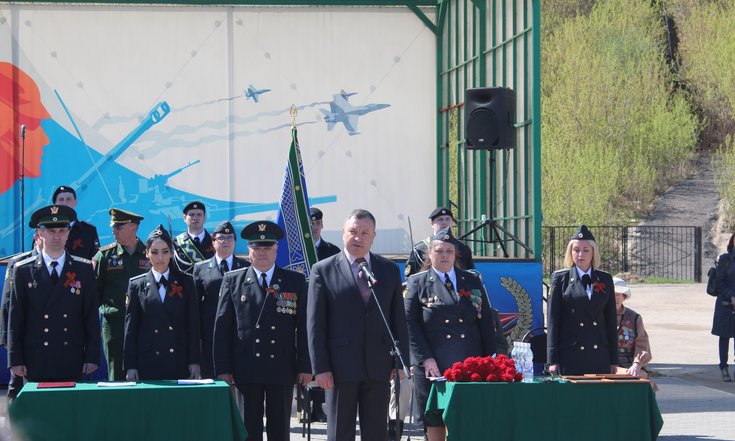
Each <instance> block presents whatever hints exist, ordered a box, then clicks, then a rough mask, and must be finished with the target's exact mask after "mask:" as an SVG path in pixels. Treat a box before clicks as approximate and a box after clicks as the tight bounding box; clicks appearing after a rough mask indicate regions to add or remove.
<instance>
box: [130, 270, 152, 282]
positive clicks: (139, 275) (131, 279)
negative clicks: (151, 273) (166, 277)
mask: <svg viewBox="0 0 735 441" xmlns="http://www.w3.org/2000/svg"><path fill="white" fill-rule="evenodd" d="M146 275H148V273H147V272H145V273H143V274H138V275H137V276H135V277H131V278H130V281H131V282H132V281H133V280H138V279H140V278H141V277H145V276H146Z"/></svg>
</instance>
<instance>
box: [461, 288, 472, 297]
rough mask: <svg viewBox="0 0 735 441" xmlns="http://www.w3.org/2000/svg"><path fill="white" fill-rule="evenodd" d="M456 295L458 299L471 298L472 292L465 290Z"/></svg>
mask: <svg viewBox="0 0 735 441" xmlns="http://www.w3.org/2000/svg"><path fill="white" fill-rule="evenodd" d="M457 294H459V296H460V297H472V291H469V290H466V289H460V290H459V292H458V293H457Z"/></svg>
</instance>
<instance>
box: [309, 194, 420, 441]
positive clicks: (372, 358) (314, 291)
mask: <svg viewBox="0 0 735 441" xmlns="http://www.w3.org/2000/svg"><path fill="white" fill-rule="evenodd" d="M374 239H375V218H374V217H373V215H372V214H371V213H370V212H369V211H367V210H362V209H358V210H354V211H353V212H352V213H350V216H349V217H348V218H347V221H346V222H345V224H344V226H343V227H342V241H343V244H344V251H343V252H341V253H339V254H336V255H334V256H332V257H330V258H328V259H325V260H322V261H320V262H318V263H317V264H316V265H314V267H313V268H312V272H311V276H310V277H311V279H310V283H309V308H308V312H307V326H308V334H309V352H310V355H311V361H312V366H313V369H314V373H315V374H316V380H317V383H319V386H321V387H322V388H324V389H325V390H326V395H327V419H328V421H329V424H327V439H328V440H330V441H345V440H350V439H355V421H356V417H357V413H358V411H359V415H360V436H361V439H363V440H366V441H383V440H385V439H386V434H387V419H388V399H389V391H390V383H389V381H390V379H391V377H392V376H393V371H392V369H393V368H394V360H393V357H392V356H391V354H390V352H391V341H390V337H389V333H388V330H387V329H386V328H385V325H384V323H383V319H382V318H381V315H380V312H379V310H378V304H377V303H376V300H375V298H373V297H372V295H371V293H370V289H369V288H368V285H367V281H366V279H365V278H364V276H360V274H361V272H360V269H359V267H360V265H361V264H363V263H364V264H365V265H367V267H368V268H369V270H370V271H371V272H372V273H373V274H374V276H375V278H376V279H377V281H378V283H377V284H376V285H375V287H374V291H375V296H376V297H377V300H378V302H380V306H381V308H382V310H383V311H384V312H385V316H386V320H387V321H388V324H389V326H390V327H391V332H392V333H393V335H394V336H395V337H396V339H398V341H399V348H400V350H401V352H402V353H403V354H405V356H408V330H407V327H406V315H405V310H404V308H403V297H402V296H401V291H402V286H401V275H400V272H399V270H398V267H397V266H396V265H395V264H394V263H393V262H391V261H390V260H388V259H385V258H383V257H381V256H378V255H377V254H373V253H370V247H371V246H372V244H373V240H374ZM399 367H400V368H401V369H402V368H403V366H399Z"/></svg>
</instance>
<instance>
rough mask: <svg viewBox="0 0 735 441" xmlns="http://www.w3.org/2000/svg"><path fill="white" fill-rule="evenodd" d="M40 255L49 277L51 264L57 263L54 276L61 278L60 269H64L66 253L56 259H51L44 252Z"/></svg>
mask: <svg viewBox="0 0 735 441" xmlns="http://www.w3.org/2000/svg"><path fill="white" fill-rule="evenodd" d="M41 255H42V256H43V263H44V264H46V270H48V273H49V275H50V274H51V262H59V264H58V265H56V275H58V276H59V278H61V268H63V267H64V262H65V261H66V251H64V252H63V253H61V256H59V257H58V258H56V259H52V258H51V257H50V256H49V255H48V254H46V252H45V251H42V252H41Z"/></svg>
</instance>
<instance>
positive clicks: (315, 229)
mask: <svg viewBox="0 0 735 441" xmlns="http://www.w3.org/2000/svg"><path fill="white" fill-rule="evenodd" d="M322 228H324V224H323V223H322V220H321V219H319V220H313V221H311V232H312V234H313V235H314V242H316V241H317V240H319V238H320V237H322Z"/></svg>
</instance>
